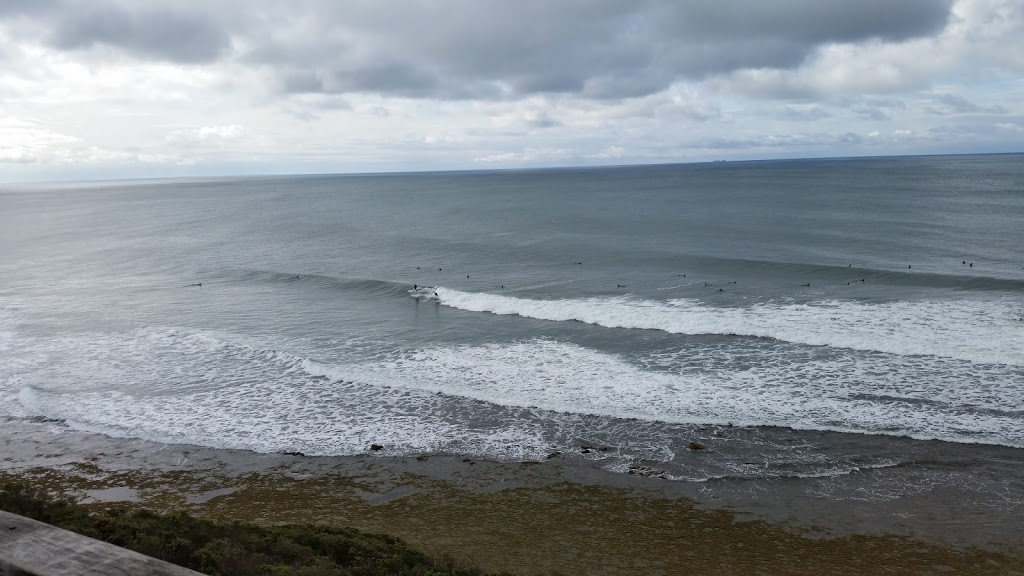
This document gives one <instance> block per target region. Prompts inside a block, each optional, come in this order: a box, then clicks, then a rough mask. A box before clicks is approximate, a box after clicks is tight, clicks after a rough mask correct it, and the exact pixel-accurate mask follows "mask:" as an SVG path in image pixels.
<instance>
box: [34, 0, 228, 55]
mask: <svg viewBox="0 0 1024 576" xmlns="http://www.w3.org/2000/svg"><path fill="white" fill-rule="evenodd" d="M229 40H230V39H229V37H228V36H227V34H226V33H225V31H224V30H223V29H221V28H220V27H218V26H217V25H216V24H215V23H214V22H212V21H210V20H208V19H206V18H203V17H202V16H200V15H195V14H191V13H183V12H177V11H173V10H167V9H159V8H157V9H152V8H148V7H147V8H144V9H140V10H136V11H133V10H126V9H123V8H122V7H120V6H115V5H108V6H105V7H102V6H94V7H91V9H90V10H88V11H83V12H81V13H74V14H71V15H68V16H67V17H65V18H62V19H61V20H60V21H59V23H58V24H57V26H56V27H55V29H54V31H53V36H52V39H51V41H52V42H53V44H54V45H55V46H57V47H58V48H63V49H77V48H89V47H92V46H95V45H98V44H100V45H107V46H112V47H116V48H121V49H124V50H125V51H127V52H129V53H133V54H136V55H139V56H143V57H150V58H156V59H160V60H170V61H177V62H209V61H212V60H215V59H217V57H219V56H220V55H221V54H222V53H223V52H224V51H225V50H226V48H227V47H228V45H229Z"/></svg>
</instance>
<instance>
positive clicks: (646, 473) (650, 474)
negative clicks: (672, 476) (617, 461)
mask: <svg viewBox="0 0 1024 576" xmlns="http://www.w3.org/2000/svg"><path fill="white" fill-rule="evenodd" d="M627 472H628V473H629V474H632V475H633V476H643V477H644V478H661V479H665V478H666V477H667V476H668V472H666V471H665V470H658V469H657V468H651V467H650V466H630V467H629V470H627Z"/></svg>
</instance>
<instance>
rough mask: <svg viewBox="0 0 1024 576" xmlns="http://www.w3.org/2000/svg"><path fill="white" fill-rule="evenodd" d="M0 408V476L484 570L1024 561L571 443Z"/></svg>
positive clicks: (823, 568)
mask: <svg viewBox="0 0 1024 576" xmlns="http://www.w3.org/2000/svg"><path fill="white" fill-rule="evenodd" d="M6 424H13V426H14V427H15V428H18V429H20V431H21V432H29V433H28V434H27V435H26V434H21V435H19V434H17V433H15V434H12V435H11V436H9V438H11V439H17V441H15V442H9V443H8V446H10V448H9V449H8V450H7V451H6V454H5V458H4V461H3V465H2V466H0V476H8V477H17V478H21V479H23V480H27V481H29V482H32V483H33V484H35V485H37V486H40V487H43V488H44V489H46V490H47V491H49V492H51V493H53V494H56V495H62V496H67V497H69V498H71V499H73V500H77V501H81V502H83V503H85V504H86V505H89V506H96V507H104V506H109V505H112V503H115V502H127V503H129V504H130V505H135V506H142V507H147V508H151V509H154V510H157V511H185V512H188V513H190V514H193V515H197V516H201V517H211V518H222V519H232V520H240V521H251V522H255V523H257V524H263V525H271V524H279V523H306V522H311V523H318V524H325V525H330V526H337V527H353V528H357V529H360V530H366V531H371V532H381V533H386V534H390V535H394V536H398V537H400V538H402V539H404V540H406V541H407V542H408V543H409V544H411V545H413V546H415V547H417V548H420V549H422V550H424V551H426V552H427V553H429V554H434V555H445V556H449V557H452V558H454V559H455V560H457V561H461V562H465V563H467V564H471V565H475V566H479V567H481V568H483V569H485V570H488V571H509V572H512V573H515V574H525V575H530V574H548V573H552V572H558V573H562V574H567V575H568V574H624V573H643V574H648V573H649V574H690V573H693V572H700V573H703V574H735V573H757V571H758V570H767V571H768V572H770V573H779V574H832V573H834V574H859V573H882V572H884V573H896V574H903V573H905V574H917V573H921V572H922V571H928V570H931V571H934V572H938V571H945V572H952V573H971V574H983V573H992V574H1013V573H1020V574H1024V546H1022V545H1019V544H1017V545H1014V544H1013V543H1010V544H1006V543H1002V544H1000V543H994V544H991V545H988V546H984V547H982V546H979V545H978V543H976V542H975V543H970V542H965V541H961V540H959V539H957V538H956V537H952V538H947V539H941V538H940V539H936V538H931V537H927V536H926V535H922V534H919V533H908V532H905V533H898V532H896V531H894V530H879V529H877V526H874V527H873V526H872V525H871V524H870V523H865V522H863V521H853V522H851V524H850V526H849V529H845V530H842V529H840V530H837V529H835V528H834V527H824V526H818V525H815V523H809V522H801V521H793V520H789V521H786V520H782V521H776V520H771V519H766V518H767V515H765V514H762V513H759V512H758V511H757V510H756V509H753V508H750V507H747V508H746V509H745V508H744V507H737V506H731V505H729V504H728V503H727V502H723V501H721V500H719V501H716V500H715V499H714V498H713V497H711V495H710V494H709V493H708V492H707V490H706V489H707V487H698V488H695V487H694V486H688V485H686V484H685V483H681V482H672V481H666V480H660V479H658V478H653V477H641V476H637V475H628V474H621V473H614V472H609V471H605V470H600V469H597V468H595V467H588V466H584V465H580V463H578V462H575V461H573V460H572V459H571V458H553V459H551V460H548V461H542V462H519V463H515V462H494V461H486V460H472V459H469V458H462V457H459V456H452V455H437V454H434V455H430V454H423V455H419V456H407V457H402V456H383V455H377V454H366V455H362V456H338V457H329V456H327V457H313V456H310V457H307V456H299V455H284V454H258V453H254V452H247V451H239V450H227V449H212V448H202V447H196V446H178V445H158V444H155V443H151V442H146V441H141V440H120V439H115V438H109V437H105V436H97V435H91V434H86V433H82V432H75V431H73V430H68V429H66V428H65V429H61V428H60V427H59V426H57V425H56V424H55V423H46V422H42V423H40V422H23V421H22V422H12V421H9V422H8V423H6ZM716 488H717V487H716ZM702 489H704V490H705V492H704V497H701V490H702ZM762 512H763V511H762ZM826 514H827V512H823V513H822V518H824V517H825V515H826ZM868 516H870V513H868ZM883 524H884V523H883ZM858 526H859V529H858ZM952 534H954V535H955V532H953V533H952Z"/></svg>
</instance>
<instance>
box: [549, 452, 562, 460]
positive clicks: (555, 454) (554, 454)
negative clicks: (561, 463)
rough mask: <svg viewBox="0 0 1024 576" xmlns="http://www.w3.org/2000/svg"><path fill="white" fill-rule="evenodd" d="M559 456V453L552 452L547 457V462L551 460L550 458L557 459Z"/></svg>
mask: <svg viewBox="0 0 1024 576" xmlns="http://www.w3.org/2000/svg"><path fill="white" fill-rule="evenodd" d="M561 455H562V453H561V452H552V453H551V454H548V455H547V460H551V459H552V458H558V457H559V456H561Z"/></svg>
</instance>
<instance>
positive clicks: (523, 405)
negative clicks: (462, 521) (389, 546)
mask: <svg viewBox="0 0 1024 576" xmlns="http://www.w3.org/2000/svg"><path fill="white" fill-rule="evenodd" d="M243 340H244V339H243ZM763 347H764V350H761V351H760V352H759V354H760V358H762V360H764V362H763V364H762V365H761V366H758V367H756V368H748V367H742V368H737V367H735V366H734V365H732V364H730V357H731V356H732V354H733V353H734V351H731V350H729V349H728V347H726V348H725V349H723V348H722V347H720V346H715V347H713V348H709V349H704V350H694V349H693V348H692V347H691V348H681V349H679V350H676V351H674V352H660V353H659V354H656V355H647V356H643V357H640V358H634V359H630V358H624V357H621V356H618V355H614V354H608V353H604V352H601V351H598V350H594V349H590V348H587V347H583V346H579V345H576V344H571V343H566V342H558V341H553V340H543V339H541V340H530V341H520V342H514V343H510V344H487V345H479V346H431V347H427V348H421V349H414V350H398V349H392V350H381V351H379V352H378V354H377V355H376V357H375V358H373V359H367V358H366V356H365V355H353V356H352V357H351V358H350V359H349V360H345V359H344V358H345V354H344V351H341V352H339V353H338V354H336V356H337V357H339V358H341V359H340V360H339V359H337V358H336V359H333V360H325V359H313V358H310V357H309V356H306V355H303V354H301V353H298V352H297V351H294V350H292V351H288V350H283V349H280V348H277V347H275V348H273V349H271V348H262V347H259V346H256V345H254V344H253V343H251V342H244V341H241V342H240V341H232V340H231V339H225V338H224V337H223V335H212V334H210V333H195V332H189V331H186V330H181V329H142V330H137V331H133V332H129V333H123V334H119V333H114V334H81V335H77V336H67V337H65V338H62V339H56V340H42V339H41V340H36V341H26V342H24V343H21V342H19V343H18V344H17V345H16V348H17V350H16V352H17V354H18V357H19V358H20V360H19V362H20V364H19V365H18V367H17V368H16V369H11V368H8V375H7V377H6V378H5V379H4V380H3V381H2V382H0V395H2V396H4V397H5V398H10V399H12V400H13V399H16V400H17V402H15V403H14V404H16V405H17V407H13V408H12V407H3V408H0V409H2V410H4V412H5V413H6V414H8V415H34V416H45V417H48V418H57V419H63V420H65V421H66V422H67V423H68V425H69V426H71V427H73V428H76V429H80V430H85V431H91V432H99V433H104V434H109V435H112V436H116V437H125V438H143V439H148V440H154V441H158V442H169V443H185V444H199V445H205V446H212V447H221V448H239V449H249V450H255V451H259V452H277V451H295V450H298V451H301V452H304V453H307V454H316V455H343V454H358V453H363V452H365V451H366V449H367V447H368V446H369V445H370V444H371V443H378V444H383V445H385V446H386V452H388V453H395V454H409V453H415V452H422V451H430V452H447V453H459V454H470V455H481V456H487V457H497V458H508V459H524V458H527V459H536V458H541V457H543V456H544V455H545V454H547V453H549V452H550V451H551V450H552V449H562V450H564V449H572V448H573V446H575V445H577V444H576V443H578V442H580V441H587V439H588V438H602V439H604V440H603V441H609V440H610V441H611V442H613V443H614V445H616V446H617V451H616V456H617V457H621V458H626V459H628V460H630V461H632V460H644V459H647V460H654V461H661V462H668V461H673V460H675V459H676V458H677V456H678V451H679V450H685V444H683V445H682V446H681V447H680V446H678V443H679V442H680V437H679V435H680V432H679V430H680V429H679V428H678V426H680V425H699V424H704V423H719V424H725V423H734V424H736V425H739V426H778V427H790V428H796V429H807V430H837V431H845V432H859V433H880V434H890V435H905V436H911V437H914V438H927V439H943V440H950V441H956V442H968V443H990V444H1004V445H1009V446H1018V447H1024V417H1022V415H1021V414H1020V412H1019V406H1020V405H1022V404H1024V396H1022V394H1024V392H1022V391H1024V382H1022V381H1021V380H1022V376H1021V374H1020V373H1019V371H1018V372H1013V371H1007V367H1003V366H1001V365H985V366H978V365H972V364H970V363H967V362H963V361H957V360H951V359H941V358H939V359H936V358H929V357H916V358H912V359H909V361H908V363H906V364H905V365H903V366H902V367H901V368H900V369H898V370H894V369H893V365H892V361H891V358H886V357H884V356H881V355H871V354H869V355H865V354H863V353H855V352H849V353H848V354H847V355H846V356H844V357H840V358H831V359H826V360H822V359H813V358H803V359H801V360H800V361H797V362H794V361H791V360H792V359H791V358H789V357H787V354H788V353H789V351H788V350H787V349H786V348H785V347H782V348H780V347H778V346H773V345H770V344H769V343H767V342H766V343H764V344H763ZM693 356H696V357H698V358H700V359H701V360H702V362H706V363H707V366H711V367H713V368H714V369H713V370H707V369H698V367H696V366H694V365H688V364H685V362H689V361H690V360H692V357H693ZM684 361H685V362H684ZM1013 370H1016V369H1015V368H1014V369H1013ZM915 400H930V401H929V402H918V401H915ZM660 429H664V433H657V432H656V430H660ZM763 448H764V449H766V450H771V451H774V452H776V453H778V454H782V455H784V456H785V458H797V459H800V458H804V457H803V456H800V455H799V454H797V453H795V452H793V451H792V448H791V447H789V446H778V447H775V448H773V447H771V446H769V445H765V446H764V447H763ZM804 459H805V460H806V458H804ZM809 465H812V470H811V472H809V473H817V472H814V471H816V470H825V471H828V470H832V469H833V468H834V466H833V464H829V463H816V462H814V461H810V462H809ZM773 470H774V468H773ZM741 471H742V470H741ZM748 472H749V471H748ZM805 472H806V471H799V472H798V473H805ZM721 473H722V471H721V470H712V471H708V472H706V473H704V472H700V474H698V476H700V477H704V476H708V475H713V474H721ZM772 473H776V472H772ZM787 473H788V472H787Z"/></svg>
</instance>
